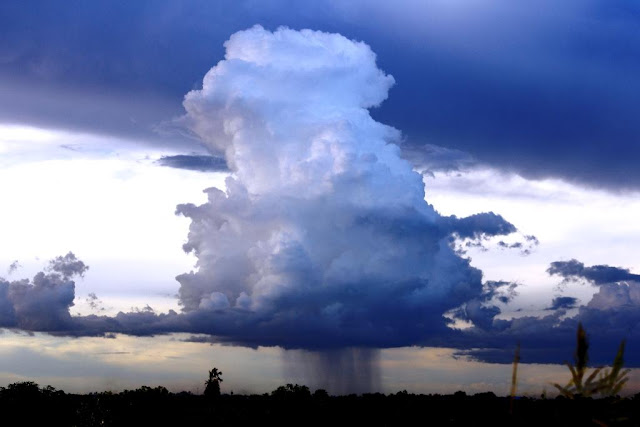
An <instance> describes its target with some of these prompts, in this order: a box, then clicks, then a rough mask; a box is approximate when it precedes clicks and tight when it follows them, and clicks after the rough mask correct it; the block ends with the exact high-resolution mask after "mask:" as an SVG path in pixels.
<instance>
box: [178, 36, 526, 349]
mask: <svg viewBox="0 0 640 427" xmlns="http://www.w3.org/2000/svg"><path fill="white" fill-rule="evenodd" d="M225 47H226V50H227V52H226V55H225V59H224V60H223V61H220V62H219V63H218V64H217V65H216V66H215V67H213V68H212V69H211V70H210V71H209V72H208V73H207V75H206V76H205V78H204V81H203V88H202V90H195V91H192V92H189V93H188V94H187V95H186V97H185V100H184V106H185V109H186V111H187V115H186V116H185V117H184V121H185V123H187V124H188V125H189V126H190V127H191V129H193V130H194V131H195V132H196V133H197V134H198V135H199V136H200V137H201V138H202V140H203V141H204V142H205V143H206V144H207V145H208V146H209V147H210V149H211V151H212V152H219V151H223V152H224V153H225V155H226V161H227V164H228V165H229V167H230V168H231V170H232V172H233V176H232V177H230V178H228V179H227V181H226V191H222V190H219V189H216V188H210V189H208V190H207V194H208V202H207V203H205V204H203V205H200V206H196V205H193V204H185V205H180V206H179V207H178V212H179V213H182V214H183V215H185V216H186V217H188V218H190V219H191V221H192V223H191V227H190V232H189V238H188V241H187V243H186V244H185V245H184V248H185V250H187V251H192V252H193V253H195V255H196V256H197V257H198V263H197V267H198V270H197V271H196V272H191V273H187V274H183V275H180V276H178V278H177V279H178V281H179V282H180V283H181V288H180V292H179V295H180V298H181V303H182V305H183V308H184V310H185V312H187V313H192V314H193V313H196V312H202V311H204V310H206V309H213V310H215V311H217V312H221V311H226V312H227V313H228V315H227V316H226V317H225V316H222V315H221V316H219V317H214V318H213V319H212V318H211V317H205V318H206V319H207V320H208V321H209V322H210V324H207V325H206V326H205V325H200V331H201V332H209V333H213V334H215V335H218V336H224V337H227V338H228V339H229V340H231V341H235V342H239V343H243V342H249V341H250V342H255V341H258V343H259V344H265V345H272V344H278V345H283V346H291V347H310V346H316V347H319V348H326V347H339V346H350V345H369V346H388V345H400V344H407V343H409V344H411V343H416V342H418V341H420V340H423V339H425V338H427V337H429V336H431V335H433V334H434V331H436V330H444V329H445V319H444V318H443V317H442V314H443V313H444V312H445V311H447V310H448V309H451V308H453V307H456V306H458V305H460V304H462V303H463V302H465V301H467V300H470V299H472V298H474V297H477V296H479V295H480V294H481V293H482V284H481V278H482V274H481V272H480V271H479V270H476V269H474V268H472V267H470V266H469V261H468V260H467V259H464V258H461V257H460V256H459V255H457V254H456V253H455V252H454V250H453V249H452V248H451V245H450V238H451V237H450V236H451V235H452V234H455V233H458V234H460V235H462V234H464V235H469V236H472V235H475V236H477V235H481V234H483V233H484V234H508V233H509V232H512V231H514V230H515V228H514V227H513V226H512V225H511V224H509V223H508V222H506V221H504V219H502V217H500V216H499V215H494V214H480V215H478V216H477V217H474V219H473V220H469V221H466V222H462V221H458V219H457V218H455V217H448V218H444V217H441V216H440V215H439V214H438V213H437V212H436V211H435V210H434V209H433V207H432V206H430V205H429V204H427V203H426V202H425V200H424V185H423V182H422V177H421V176H420V174H418V173H416V172H414V171H413V170H412V168H411V166H410V164H409V163H408V162H407V161H405V160H404V159H402V158H401V157H400V153H399V148H398V146H397V145H395V144H394V143H396V142H398V141H399V138H400V133H399V131H398V130H396V129H394V128H391V127H389V126H386V125H384V124H381V123H378V122H376V121H375V120H373V119H372V118H371V116H370V115H369V111H368V108H371V107H375V106H377V105H379V104H380V103H381V102H382V101H383V100H385V99H386V98H387V93H388V90H389V89H390V87H391V86H392V85H393V83H394V80H393V78H392V77H391V76H388V75H386V74H385V73H384V72H382V71H381V70H380V69H378V67H377V65H376V62H375V59H376V57H375V54H374V53H373V52H372V51H371V49H370V48H369V47H368V46H367V45H366V44H364V43H362V42H355V41H351V40H348V39H346V38H345V37H343V36H341V35H339V34H328V33H323V32H317V31H311V30H302V31H294V30H291V29H287V28H280V29H278V30H277V31H275V32H273V33H272V32H269V31H267V30H265V29H264V28H262V27H260V26H255V27H253V28H251V29H248V30H246V31H241V32H239V33H236V34H234V35H232V36H231V38H230V39H229V40H228V41H227V42H226V43H225ZM227 304H228V307H227ZM231 313H233V315H232V314H231ZM192 318H196V317H192Z"/></svg>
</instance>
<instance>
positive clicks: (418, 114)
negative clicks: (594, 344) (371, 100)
mask: <svg viewBox="0 0 640 427" xmlns="http://www.w3.org/2000/svg"><path fill="white" fill-rule="evenodd" d="M362 16H367V19H366V20H363V19H362ZM639 21H640V7H639V6H638V5H637V4H635V3H632V2H628V1H624V0H589V1H567V2H562V4H558V3H557V2H550V1H543V2H542V3H540V2H537V1H536V2H534V1H525V2H518V3H513V2H508V1H496V2H476V3H473V4H467V5H465V7H459V5H457V6H456V4H452V3H449V2H437V1H434V2H407V3H403V2H400V3H399V4H395V3H394V4H393V6H392V5H390V4H389V3H388V2H383V1H373V2H364V1H355V2H349V4H342V3H341V2H333V1H329V0H327V1H319V2H313V3H312V4H305V6H303V7H302V6H300V5H299V4H298V3H292V2H291V1H287V0H280V1H273V2H268V3H267V2H255V1H220V2H204V1H200V0H192V1H187V2H180V3H179V4H177V3H175V2H173V1H168V0H167V1H145V0H143V1H136V2H107V1H98V2H82V1H64V2H63V1H31V2H29V3H28V6H27V5H26V4H25V3H24V2H19V1H15V0H8V1H4V2H2V4H1V5H0V28H1V30H0V31H1V37H0V52H1V53H0V91H2V93H3V96H1V97H0V120H3V121H19V122H23V123H36V124H39V125H44V126H52V127H67V128H69V127H71V128H75V129H83V130H92V131H97V132H107V133H117V134H120V135H130V136H135V137H139V138H150V137H151V135H152V134H153V130H152V129H154V128H157V125H158V124H160V123H162V122H166V121H167V120H170V119H171V118H172V117H173V116H175V115H178V114H180V110H181V107H180V101H181V99H182V96H183V94H184V93H186V92H187V91H188V90H190V89H192V88H194V87H198V86H199V84H200V82H199V79H200V76H201V75H202V73H203V72H204V71H206V70H207V69H208V68H209V67H210V66H211V64H214V63H216V62H217V61H219V60H220V59H222V57H223V53H224V52H223V49H222V42H223V41H224V40H226V39H227V38H228V36H229V34H232V33H233V32H235V31H238V30H241V29H244V28H247V27H249V26H251V25H253V24H255V23H260V24H262V25H264V26H265V27H268V28H271V29H274V28H276V27H277V26H279V25H288V26H291V27H293V28H313V29H318V30H324V31H333V32H340V33H342V34H344V35H345V36H347V37H348V38H354V39H358V40H364V41H366V42H367V43H369V44H370V45H371V46H372V47H373V48H374V50H375V51H376V53H377V54H378V60H379V63H380V64H381V68H383V69H385V70H387V71H388V72H390V73H393V75H394V76H395V77H396V80H397V81H398V82H399V84H398V85H397V86H396V87H395V88H394V89H393V96H392V97H391V99H390V100H389V101H388V102H386V103H385V104H384V105H382V106H381V107H380V108H378V109H377V110H375V111H373V115H374V117H375V118H376V119H377V120H380V121H381V122H384V123H388V124H390V125H393V126H395V127H397V128H399V129H402V130H403V132H404V133H405V134H406V144H405V146H406V148H407V153H408V156H409V157H411V158H413V159H418V160H417V162H418V163H420V159H421V158H422V159H427V161H426V162H422V163H423V164H422V169H426V170H436V169H438V168H445V169H447V168H454V169H455V168H457V167H460V165H461V164H462V165H467V164H469V162H470V159H471V158H473V161H474V162H479V163H486V164H490V165H493V166H497V167H500V168H505V169H509V170H515V171H517V172H520V173H522V174H524V175H526V176H530V177H546V176H555V177H561V178H564V179H567V180H570V181H576V182H581V183H584V184H588V185H593V186H599V187H606V188H610V189H625V188H626V189H629V188H631V189H634V188H635V189H637V188H638V186H639V185H640V169H638V168H637V167H636V164H635V159H637V158H639V157H640V151H639V150H640V144H638V135H640V122H639V121H638V120H637V116H638V114H639V113H640V101H638V100H639V99H640V83H639V81H638V79H637V78H636V76H637V75H638V73H639V71H640V57H639V56H638V55H637V54H636V53H637V52H638V50H640V33H639V32H638V22H639ZM132 101H134V105H133V106H131V104H132ZM172 138H177V139H180V138H179V136H178V135H172ZM169 139H171V138H169ZM438 146H439V147H442V148H443V149H444V150H445V151H442V150H440V149H436V150H435V156H436V157H438V156H440V159H439V160H440V161H439V162H436V163H438V164H437V165H434V160H429V158H430V157H433V156H434V148H433V147H438ZM421 150H425V151H427V152H428V153H429V155H421V154H420V151H421ZM447 150H448V151H447Z"/></svg>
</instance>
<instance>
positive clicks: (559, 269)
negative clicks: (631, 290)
mask: <svg viewBox="0 0 640 427" xmlns="http://www.w3.org/2000/svg"><path fill="white" fill-rule="evenodd" d="M547 273H549V274H551V275H558V276H561V277H563V278H564V279H565V280H573V281H575V280H578V279H584V280H587V281H589V282H591V283H593V284H594V285H602V284H604V283H611V282H620V281H625V280H634V281H640V274H633V273H631V272H630V271H629V269H627V268H621V267H611V266H609V265H592V266H591V267H585V266H584V264H583V263H581V262H580V261H578V260H575V259H572V260H570V261H556V262H552V263H551V265H550V266H549V268H548V269H547Z"/></svg>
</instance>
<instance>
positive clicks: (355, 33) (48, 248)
mask: <svg viewBox="0 0 640 427" xmlns="http://www.w3.org/2000/svg"><path fill="white" fill-rule="evenodd" d="M639 21H640V8H639V7H638V6H637V5H636V4H635V3H633V2H629V1H622V0H614V1H604V0H598V1H566V2H563V3H562V4H557V3H555V2H554V3H551V2H548V1H542V2H540V1H537V2H533V1H524V2H519V3H518V4H517V5H516V4H513V3H512V2H508V1H498V0H496V1H489V0H456V1H445V0H431V1H426V2H425V1H412V0H403V1H400V2H396V3H394V4H391V3H389V2H378V1H367V2H364V1H359V0H354V1H351V2H340V1H333V0H318V1H313V2H305V3H304V4H303V3H301V2H296V1H293V0H290V1H285V0H281V1H280V0H274V1H268V2H263V1H216V2H208V1H207V2H205V1H196V0H193V1H185V2H180V3H176V2H172V1H162V0H158V1H138V2H133V3H132V2H120V1H110V2H106V1H96V2H82V1H65V2H62V1H27V2H24V1H22V2H17V1H12V0H10V1H5V2H3V3H2V4H1V5H0V200H2V201H3V207H4V209H2V213H0V236H1V238H2V245H0V327H1V328H3V331H4V332H3V333H2V334H1V335H0V352H1V353H3V355H4V357H3V362H2V366H1V367H0V384H2V383H10V382H14V381H18V380H36V381H37V382H39V383H42V384H52V385H54V386H56V387H60V388H63V389H65V390H69V391H76V392H88V391H102V390H106V389H110V390H114V391H115V390H121V389H124V388H135V387H139V386H141V385H143V384H146V385H164V386H167V387H169V388H170V389H171V390H174V391H179V390H189V391H193V392H196V393H199V392H202V390H203V388H204V386H203V384H204V379H206V378H205V377H206V373H207V371H208V370H209V369H211V368H212V367H213V366H215V367H217V368H218V369H220V370H222V371H223V372H224V373H225V376H224V377H223V378H224V379H225V382H224V384H223V391H225V389H226V390H227V391H231V390H234V391H235V392H245V393H250V392H268V391H271V390H273V389H275V388H277V387H278V386H279V385H282V384H284V383H287V382H297V383H305V384H308V385H310V386H311V387H312V388H318V387H322V388H325V389H328V390H329V391H330V392H333V393H346V392H367V391H384V392H394V391H397V390H400V389H406V390H408V391H414V392H425V393H436V392H453V391H456V390H459V389H462V390H466V391H468V392H479V391H489V390H490V391H494V392H495V393H497V394H505V393H507V392H508V389H509V381H510V366H509V365H508V364H509V363H510V362H511V360H512V359H513V354H514V350H515V348H516V345H517V344H518V343H520V345H521V347H522V350H521V357H522V362H523V364H522V365H521V366H522V370H523V373H522V375H521V376H520V378H521V379H520V381H521V384H520V386H521V390H522V391H523V392H526V393H531V394H532V395H539V394H540V393H542V391H543V390H547V389H549V391H551V389H552V388H553V387H552V386H550V382H551V381H555V380H557V378H558V376H561V375H563V374H567V372H565V370H566V368H565V367H563V366H561V365H560V364H562V363H563V362H564V361H566V360H571V358H572V355H573V348H574V345H575V334H576V329H577V325H578V324H579V323H582V324H583V325H584V326H585V329H586V330H587V333H588V334H589V339H590V343H591V347H590V355H591V362H592V363H593V364H594V365H599V364H608V363H609V364H610V363H611V362H612V360H613V357H614V355H615V352H616V350H617V348H618V345H619V344H620V342H621V341H622V340H623V339H625V340H626V345H627V347H626V357H625V362H626V364H627V366H629V367H633V368H635V367H640V356H639V355H640V351H639V350H640V348H639V345H640V344H638V330H637V328H636V325H637V324H638V322H639V321H640V265H639V264H638V260H637V256H636V254H635V251H634V249H635V248H637V247H638V246H639V244H640V224H638V221H637V218H638V217H639V216H640V199H639V198H638V190H639V189H640V174H639V173H638V168H637V166H636V163H637V161H636V160H637V159H638V158H639V157H640V143H639V142H640V141H638V138H639V135H640V125H639V124H638V121H637V120H635V118H636V117H637V115H638V113H640V101H638V100H639V99H640V85H639V83H638V79H637V78H636V76H637V75H638V72H639V71H640V56H638V54H637V53H638V52H640V26H639V25H638V23H639ZM627 389H628V390H629V391H630V392H631V391H636V392H637V391H640V372H638V371H636V370H634V371H633V372H632V374H631V381H630V382H629V385H628V387H627Z"/></svg>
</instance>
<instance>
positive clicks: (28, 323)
mask: <svg viewBox="0 0 640 427" xmlns="http://www.w3.org/2000/svg"><path fill="white" fill-rule="evenodd" d="M476 274H478V277H476V278H474V279H473V280H478V279H479V271H477V270H476ZM419 286H420V285H418V286H417V287H416V286H415V285H411V284H407V288H408V289H418V288H419ZM516 287H517V285H516V284H514V283H509V282H491V281H490V282H486V283H485V284H484V285H483V288H482V289H483V290H482V292H481V293H480V294H479V295H478V296H477V297H476V298H474V299H472V300H469V301H467V302H466V303H465V304H464V305H463V306H462V307H461V309H460V310H458V312H457V313H455V314H456V315H457V316H458V317H459V318H464V319H465V320H468V321H472V322H473V323H474V327H472V328H471V329H467V330H463V331H461V330H455V329H451V328H449V327H447V326H446V323H445V322H442V320H441V318H440V316H439V315H438V314H437V313H441V312H442V310H444V309H446V308H447V307H448V306H449V304H448V303H444V302H442V301H440V302H438V301H436V302H434V304H433V305H432V306H431V307H428V308H426V309H425V306H424V305H423V306H422V307H415V308H412V305H411V304H408V305H397V304H395V303H390V301H393V300H394V299H397V298H398V297H399V296H402V294H403V292H404V291H403V290H402V289H398V287H395V288H394V289H393V290H391V291H390V292H377V294H376V295H371V296H369V295H365V294H363V293H360V294H354V293H353V289H349V290H346V291H345V293H343V294H341V295H339V298H341V299H342V300H343V301H344V302H345V304H356V305H357V306H358V307H360V309H359V310H358V312H353V314H352V315H351V316H350V317H349V319H348V321H347V322H346V323H345V322H342V323H340V324H333V323H331V322H327V318H326V317H323V316H321V315H320V313H314V312H313V311H308V312H306V314H305V315H304V316H301V315H300V313H298V312H297V311H296V310H280V311H279V312H278V313H265V312H259V311H250V310H246V309H242V308H231V309H229V308H226V309H225V308H224V307H219V308H215V307H211V306H206V307H200V308H198V309H195V310H191V311H186V312H183V313H176V312H175V311H169V312H168V313H156V312H155V311H154V310H153V309H152V308H151V307H149V306H147V307H145V308H143V309H139V310H134V311H131V312H127V313H125V312H120V313H118V314H117V315H115V316H113V317H110V316H97V315H88V316H71V315H70V313H69V309H70V307H71V306H73V299H74V290H75V285H74V282H73V281H71V280H68V279H67V280H65V279H63V278H62V276H61V275H60V274H59V273H56V272H49V273H45V272H40V273H37V274H36V275H35V277H34V278H33V280H31V281H30V280H26V279H25V280H18V281H13V282H7V281H5V280H0V327H6V328H18V329H21V330H25V331H33V332H36V331H39V332H48V333H51V334H54V335H66V336H104V337H112V336H113V333H123V334H130V335H134V336H150V335H156V334H165V333H173V332H184V333H194V334H206V335H209V337H210V338H206V339H205V338H202V337H195V338H193V339H192V340H194V341H203V342H219V343H228V344H237V345H243V346H251V347H258V346H271V345H279V346H282V347H285V348H303V349H307V350H322V353H318V354H317V355H316V356H317V357H321V356H322V354H324V353H327V354H332V352H338V353H340V352H342V350H341V349H345V348H346V349H353V348H355V347H360V348H362V350H361V351H364V352H366V351H368V350H367V348H369V349H372V350H371V351H374V350H373V349H375V348H379V347H397V346H406V345H424V346H434V347H450V348H456V349H458V350H459V354H464V355H467V356H471V357H473V358H475V359H477V360H480V361H485V362H491V363H510V362H511V361H512V358H513V351H514V349H515V345H516V343H518V342H520V343H521V346H522V350H521V356H522V361H523V362H525V363H562V362H563V361H565V360H569V359H571V356H572V354H573V349H574V346H575V332H576V328H577V325H578V322H582V323H583V325H584V327H585V329H586V330H587V333H588V335H589V339H590V342H591V347H590V356H591V362H592V363H593V364H603V363H611V361H612V360H613V357H614V355H615V351H616V349H617V346H618V344H619V343H620V340H622V339H627V353H626V357H625V363H626V364H627V365H628V366H640V358H639V357H638V355H639V354H640V345H639V344H638V342H639V340H638V338H640V337H639V336H638V334H639V332H638V330H637V326H638V324H640V283H639V282H634V281H629V282H621V283H607V284H603V285H601V286H600V287H599V288H598V292H597V293H596V294H595V295H594V296H593V298H592V299H591V301H589V303H588V304H587V305H585V306H581V307H580V308H579V310H578V314H577V315H576V316H575V317H572V318H565V319H563V316H564V314H565V313H566V312H565V310H564V308H569V307H570V306H573V305H574V303H575V302H576V300H575V299H574V298H571V297H559V298H555V299H554V300H553V303H552V307H550V309H553V310H554V312H553V313H551V314H549V315H547V316H545V317H542V318H539V317H520V318H514V319H512V320H497V319H495V316H496V315H497V314H499V312H500V310H499V309H498V308H497V307H496V306H495V305H492V304H493V303H492V302H493V301H500V302H503V303H504V302H508V301H509V300H510V299H511V298H513V296H514V295H515V289H516ZM314 296H319V297H323V296H322V294H315V295H311V296H309V297H308V298H309V299H311V298H313V297H314ZM92 300H93V301H97V299H96V298H92ZM289 303H290V302H287V304H289ZM295 304H296V307H297V308H298V309H299V310H301V311H305V310H309V309H311V310H312V307H313V306H314V305H315V304H316V303H315V302H313V301H310V300H308V301H305V299H304V297H303V296H298V297H297V299H296V301H295ZM367 310H372V313H371V314H373V313H375V316H371V317H370V314H369V313H367ZM429 313H431V314H429ZM360 316H363V318H366V319H367V323H363V322H361V320H362V319H359V317H360ZM291 319H297V321H298V322H299V324H296V323H292V322H291ZM336 354H337V353H336ZM348 354H350V351H347V352H346V353H345V356H346V355H348Z"/></svg>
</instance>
